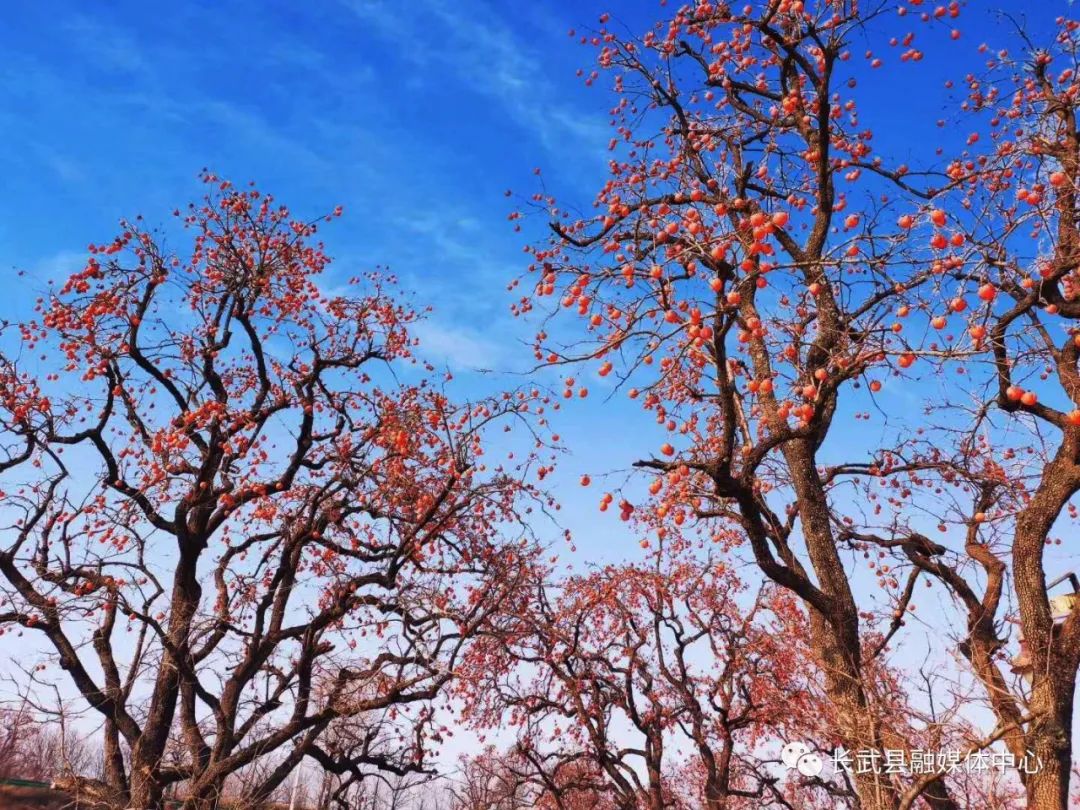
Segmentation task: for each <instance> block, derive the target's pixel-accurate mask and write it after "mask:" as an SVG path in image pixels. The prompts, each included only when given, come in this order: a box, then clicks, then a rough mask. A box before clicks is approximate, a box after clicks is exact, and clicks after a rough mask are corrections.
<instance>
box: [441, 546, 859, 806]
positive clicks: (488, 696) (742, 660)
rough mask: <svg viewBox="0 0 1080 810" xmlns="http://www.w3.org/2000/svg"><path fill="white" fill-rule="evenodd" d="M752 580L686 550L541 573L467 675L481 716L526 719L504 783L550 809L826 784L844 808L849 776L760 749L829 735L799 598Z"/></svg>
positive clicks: (467, 690) (515, 723)
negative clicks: (758, 587)
mask: <svg viewBox="0 0 1080 810" xmlns="http://www.w3.org/2000/svg"><path fill="white" fill-rule="evenodd" d="M743 590H744V589H743V588H742V586H741V584H740V582H739V580H738V578H737V577H735V576H734V574H733V572H732V571H731V570H730V569H728V568H726V567H725V566H724V564H723V563H717V562H715V561H708V560H706V561H702V560H698V559H693V558H690V557H687V556H680V557H679V558H675V559H673V558H671V557H670V556H668V555H665V556H664V557H663V559H662V561H660V562H658V563H657V564H656V565H646V566H638V565H631V564H627V565H617V566H616V565H613V566H608V567H605V568H603V569H601V570H598V571H596V572H594V573H592V574H587V575H579V576H574V577H570V578H568V579H567V580H565V581H563V582H559V583H553V582H550V581H548V580H547V578H541V579H538V580H537V583H536V586H535V589H534V595H533V597H532V598H531V599H530V600H529V602H528V603H526V604H524V605H522V606H521V607H519V608H518V609H517V615H516V616H515V617H514V618H510V616H511V614H505V615H504V616H503V617H501V619H500V620H501V621H503V622H506V621H511V622H512V624H510V625H509V626H503V627H502V628H500V632H498V633H496V634H494V635H492V636H491V637H490V638H485V640H484V642H483V643H479V644H477V645H475V646H474V647H473V648H472V650H471V652H470V655H469V656H467V658H466V661H465V663H464V665H463V669H464V670H465V671H466V672H469V673H470V674H469V676H468V677H465V678H463V679H462V681H461V682H460V685H459V690H461V691H462V692H463V694H464V695H465V696H466V698H467V700H466V705H467V707H468V710H467V713H466V716H467V717H469V718H471V719H472V720H473V722H476V723H478V724H479V725H481V727H492V728H506V727H507V725H510V726H512V727H516V728H517V729H518V734H517V740H516V742H515V743H514V745H513V747H512V749H511V750H509V751H507V752H506V753H505V755H504V757H503V758H502V759H500V767H501V769H502V771H501V773H502V774H503V776H502V777H501V778H502V781H505V782H508V783H511V784H522V785H528V786H531V787H532V789H533V790H534V791H535V792H536V794H537V795H538V797H541V798H542V799H543V802H546V804H544V803H542V806H545V807H546V806H549V805H550V806H551V807H555V808H564V807H576V806H578V804H575V802H578V803H580V802H582V801H583V800H585V799H588V800H589V801H592V802H597V801H601V800H602V801H606V802H608V803H609V804H610V805H611V806H612V807H619V808H648V809H649V810H663V809H664V808H668V807H701V808H709V809H710V810H719V808H734V807H766V806H778V807H791V806H801V807H808V806H811V805H813V806H817V805H816V804H814V799H813V796H812V793H813V792H814V790H815V789H820V790H821V791H822V792H823V795H824V799H825V802H826V803H825V804H822V805H821V806H837V805H836V804H835V802H834V800H838V798H837V797H842V796H843V795H844V794H845V792H846V788H845V786H844V785H843V784H840V785H839V786H838V787H835V788H833V786H831V785H826V783H825V782H823V781H821V780H814V782H813V783H812V784H808V785H806V786H799V785H784V784H778V783H779V782H780V779H779V778H778V777H777V776H775V775H774V774H773V773H772V772H771V770H772V769H770V767H769V761H768V760H769V757H768V756H766V755H765V754H764V753H763V751H765V750H767V749H768V747H769V746H770V744H774V745H775V743H776V742H777V741H780V740H783V739H813V737H814V736H816V735H817V734H819V733H820V731H821V729H820V728H819V727H817V726H816V724H815V720H816V719H817V718H818V717H819V709H820V702H819V700H818V699H817V697H816V695H815V694H814V690H813V689H812V688H811V686H810V684H809V682H808V679H807V674H808V670H807V667H805V666H803V664H804V663H805V661H806V660H807V659H806V655H805V650H803V651H800V649H799V642H798V635H797V633H793V632H792V628H791V627H790V625H791V624H792V623H794V624H796V625H797V624H799V623H801V622H802V617H801V615H800V612H799V610H798V608H797V606H796V605H795V604H794V600H793V599H791V598H790V597H787V599H786V600H785V598H784V596H783V594H770V593H769V592H768V591H762V592H760V593H758V594H757V595H756V597H755V595H754V594H746V593H742V591H743ZM770 596H772V597H773V598H769V597H770ZM740 597H741V598H740ZM766 605H768V606H766ZM472 659H477V660H476V662H475V664H474V662H473V660H472ZM474 669H475V672H473V670H474ZM774 762H775V760H774ZM827 789H831V790H833V792H831V793H829V792H825V791H826V790H827ZM537 801H541V799H540V798H538V799H537ZM789 802H794V804H791V803H789Z"/></svg>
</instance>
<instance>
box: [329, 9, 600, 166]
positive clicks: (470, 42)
mask: <svg viewBox="0 0 1080 810" xmlns="http://www.w3.org/2000/svg"><path fill="white" fill-rule="evenodd" d="M346 2H347V4H348V6H349V7H350V8H351V9H352V10H353V12H354V13H356V14H357V15H358V17H360V19H361V20H363V21H364V22H365V23H366V24H368V25H370V26H371V28H372V29H373V30H374V31H375V32H376V33H377V34H379V35H380V36H382V37H384V38H385V39H388V40H390V41H394V42H399V43H401V44H402V49H401V54H402V56H403V57H404V58H405V59H406V60H408V61H409V62H411V63H412V65H413V66H414V67H415V68H416V69H417V70H418V71H421V72H424V73H428V74H429V75H430V76H431V77H432V78H438V77H440V76H441V77H445V75H446V74H445V71H446V70H449V71H451V72H452V73H453V74H454V75H455V76H456V78H457V80H458V81H460V82H461V83H462V84H464V85H466V86H467V87H469V88H471V89H473V90H474V91H476V92H479V93H481V94H483V95H485V96H487V97H489V98H490V99H492V100H493V101H495V102H496V103H498V104H499V105H500V106H501V107H502V108H503V110H504V111H505V112H506V113H507V114H508V115H509V116H510V117H511V118H512V119H513V120H514V121H516V122H517V123H518V124H519V125H521V126H523V127H525V128H526V129H528V130H529V131H531V132H533V133H534V134H535V135H536V136H537V138H538V139H539V140H540V142H541V144H542V145H543V146H544V148H545V149H548V150H556V149H559V148H560V147H562V146H565V145H566V142H567V140H568V139H572V140H576V141H584V142H586V143H589V144H592V145H594V146H597V147H599V146H600V145H601V144H602V143H603V141H604V140H606V138H607V137H608V135H609V133H608V130H607V127H606V126H605V125H604V123H603V121H602V120H598V119H597V118H595V117H593V116H591V115H582V114H580V113H578V112H577V111H575V110H574V109H573V108H572V107H570V106H569V105H567V104H566V103H565V102H564V101H562V100H561V99H560V98H559V93H558V92H557V89H556V86H555V85H554V84H553V83H552V82H551V81H550V80H549V79H548V78H547V75H546V73H545V70H544V67H543V64H542V62H541V60H540V59H539V57H538V56H537V55H536V54H535V53H533V52H532V50H531V49H530V47H529V45H528V44H527V43H525V42H522V41H521V39H520V37H519V36H517V35H516V34H515V33H514V32H513V30H511V28H510V27H509V26H508V25H507V24H506V23H505V22H503V21H502V20H501V19H500V18H499V15H498V13H497V10H496V9H497V8H499V7H494V8H493V7H488V6H485V5H482V4H481V3H479V2H478V1H477V0H463V1H462V2H448V0H418V2H417V3H416V4H415V5H414V10H413V12H412V13H409V14H403V13H402V12H401V8H400V6H399V5H398V4H396V3H392V2H390V1H389V0H346ZM416 7H419V8H416ZM431 22H434V23H435V25H434V26H432V25H430V23H431Z"/></svg>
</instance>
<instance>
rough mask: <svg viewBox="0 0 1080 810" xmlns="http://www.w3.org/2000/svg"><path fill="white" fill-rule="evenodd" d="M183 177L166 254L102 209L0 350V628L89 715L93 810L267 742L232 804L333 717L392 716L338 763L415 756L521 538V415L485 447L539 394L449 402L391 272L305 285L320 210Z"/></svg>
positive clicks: (195, 803)
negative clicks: (184, 199) (515, 446)
mask: <svg viewBox="0 0 1080 810" xmlns="http://www.w3.org/2000/svg"><path fill="white" fill-rule="evenodd" d="M204 179H205V181H206V183H207V185H208V187H209V189H210V190H209V193H208V194H207V196H206V199H205V202H204V203H203V204H202V205H200V206H192V207H191V208H189V209H188V210H187V211H186V212H185V213H183V214H180V213H179V212H177V216H178V217H179V218H180V220H181V222H182V223H183V225H184V226H185V227H186V228H187V230H188V231H189V232H190V233H192V234H193V237H194V238H193V240H192V243H191V245H190V249H189V250H187V251H186V252H183V253H174V252H171V251H170V250H169V248H168V247H167V245H166V241H165V238H164V236H163V235H161V234H159V233H155V232H153V231H151V230H149V229H147V228H146V227H145V226H144V224H143V222H142V220H141V219H136V220H133V221H128V222H124V223H123V231H122V233H120V235H119V236H118V237H117V238H116V239H115V240H113V241H111V242H108V243H106V244H102V245H94V246H91V247H90V251H89V252H90V257H89V259H88V261H87V263H86V266H85V268H84V269H82V270H80V271H79V272H77V273H75V274H74V275H72V276H71V277H70V278H69V279H68V280H66V281H65V282H63V283H61V284H60V285H58V286H57V287H56V288H51V289H50V290H49V291H48V293H47V294H45V295H44V296H43V297H42V298H41V299H40V300H39V301H38V303H37V314H36V317H34V318H33V319H32V320H28V321H26V322H25V323H21V324H18V325H17V326H10V327H9V328H8V329H7V330H6V334H5V337H6V338H7V343H6V347H5V349H4V351H3V353H2V354H0V429H2V434H0V435H2V437H3V444H4V448H5V454H4V458H3V460H2V461H0V471H2V486H3V490H4V498H5V510H4V515H5V519H6V521H7V525H6V527H5V529H4V533H3V545H2V548H0V581H2V583H3V588H2V591H0V632H4V633H5V634H7V635H8V636H10V635H11V634H16V635H19V636H26V637H27V641H30V640H31V639H39V640H41V641H42V642H44V643H45V645H46V647H47V649H48V651H49V652H50V653H51V655H50V657H49V659H48V660H47V661H45V662H43V663H42V664H41V667H40V670H39V671H37V672H36V673H35V680H34V682H33V683H29V684H28V685H27V686H28V688H30V689H31V690H32V688H33V687H34V684H35V683H40V682H41V681H42V679H48V678H50V677H52V678H54V679H56V678H62V679H65V680H66V683H67V684H68V685H69V686H70V687H73V688H75V689H76V690H77V691H78V694H79V695H80V696H81V698H82V700H84V701H85V702H86V704H88V706H89V707H90V708H91V709H92V710H93V712H94V713H96V715H98V716H99V717H100V718H101V720H102V721H103V723H104V735H103V740H104V743H103V744H104V753H105V769H104V770H105V773H104V777H103V778H102V779H93V778H73V779H71V780H70V787H71V789H72V790H73V791H74V792H75V793H77V794H79V795H82V796H88V797H97V798H99V799H102V800H104V801H105V802H107V803H108V805H109V806H110V807H115V808H128V807H131V808H158V807H161V806H162V801H163V796H164V794H165V792H166V790H167V788H169V786H170V785H181V786H182V790H178V791H177V794H178V795H179V796H180V797H181V798H184V806H185V807H189V808H203V807H211V806H214V804H215V802H216V801H217V800H218V799H219V798H220V796H221V795H222V793H223V790H224V787H225V785H226V782H227V780H228V778H229V777H230V775H231V774H234V773H237V772H238V771H240V770H241V769H244V768H248V767H249V766H252V764H253V763H256V762H259V761H260V760H262V761H266V762H271V761H272V762H273V767H271V768H267V769H265V770H264V771H258V773H259V774H260V775H259V779H258V780H257V783H251V784H248V785H247V790H248V795H247V796H246V797H244V800H245V801H247V802H248V803H250V804H251V805H256V804H258V802H259V801H261V800H262V799H264V798H265V797H268V796H270V795H271V794H272V793H273V792H274V791H275V790H276V789H277V788H279V786H281V785H282V784H283V782H284V781H285V780H286V778H287V777H288V775H289V774H290V773H291V772H292V771H293V769H294V768H295V767H296V766H297V764H298V763H300V762H301V760H302V759H304V758H308V757H310V758H314V759H315V760H316V761H323V760H324V759H325V758H327V757H328V756H330V753H329V751H328V750H327V749H326V748H324V745H326V744H327V743H326V742H324V741H325V740H330V739H333V738H331V737H328V736H327V733H328V731H329V730H331V729H333V728H335V724H336V723H338V722H339V721H342V720H343V719H348V718H355V717H365V718H369V719H371V718H375V719H376V720H377V721H378V724H379V726H380V728H387V729H389V727H393V728H394V729H395V731H393V732H390V731H389V730H387V731H386V733H381V734H380V735H378V736H377V737H376V738H372V739H371V740H366V739H363V738H359V739H356V740H354V741H353V744H352V745H350V747H349V748H348V749H341V748H336V749H334V756H335V757H340V758H341V759H338V760H336V761H337V762H339V763H340V764H341V765H342V767H348V766H349V764H350V763H362V764H363V765H364V766H365V767H370V768H373V769H380V768H385V769H388V770H391V771H394V772H402V773H407V772H415V771H420V770H422V769H425V768H427V767H428V755H429V752H430V750H431V746H432V745H433V743H432V738H433V736H435V735H436V734H437V727H436V726H435V725H434V721H433V713H432V708H431V703H432V700H433V698H435V697H436V696H437V695H438V694H439V692H440V690H441V689H442V688H443V687H444V685H445V684H446V683H447V681H448V680H449V679H450V678H451V673H452V671H453V668H454V666H455V663H456V662H457V661H458V660H459V659H460V656H461V654H462V651H463V650H464V649H465V648H466V647H467V646H468V644H469V641H470V639H471V638H472V637H474V636H475V635H476V634H477V632H478V631H479V630H481V629H482V628H483V627H484V626H485V624H486V623H487V622H488V620H489V617H490V616H491V615H492V613H493V612H494V611H496V610H498V609H499V607H500V605H501V604H502V603H503V601H504V600H505V599H506V598H507V596H508V595H509V594H512V593H513V591H514V589H515V587H516V582H517V579H518V577H519V572H521V571H524V570H526V569H527V568H528V565H529V561H530V559H531V557H532V555H533V553H534V550H533V547H532V545H531V543H530V541H528V540H527V539H525V540H518V539H517V538H521V537H526V538H527V535H526V534H525V533H524V531H523V529H522V524H521V521H520V517H521V514H523V513H522V512H520V511H519V508H529V507H528V506H527V505H526V504H524V503H523V499H526V500H527V499H531V498H535V497H538V493H537V492H536V490H535V488H534V487H533V486H532V485H530V484H528V483H526V480H525V476H526V475H527V474H530V475H531V474H532V473H534V472H536V471H537V469H536V468H537V466H538V462H534V457H533V456H532V454H531V453H530V450H529V448H530V447H531V445H532V442H533V441H534V439H535V438H536V436H535V435H530V434H529V433H528V432H527V431H528V430H531V429H532V427H528V428H527V429H526V433H525V434H523V435H525V437H526V438H527V440H528V442H529V447H527V448H526V450H525V452H524V453H520V452H519V453H518V455H517V457H516V458H515V460H513V461H510V462H508V463H506V464H503V463H500V462H498V461H496V460H495V459H490V460H489V459H487V458H486V457H485V456H484V446H483V444H482V437H483V435H484V434H485V432H487V430H488V428H491V427H495V426H496V425H499V429H500V430H501V429H509V427H510V425H511V422H520V423H522V424H524V422H525V420H526V419H528V418H529V417H528V416H527V414H526V412H527V411H529V410H530V407H531V404H532V400H533V399H534V398H536V397H538V396H539V395H538V394H536V393H534V392H523V393H521V394H520V395H519V394H509V393H508V394H505V395H501V396H498V397H495V398H492V399H489V400H483V401H479V402H475V403H471V404H462V405H458V404H455V403H453V402H451V401H450V400H449V399H448V397H447V396H446V395H445V394H444V393H442V392H441V391H440V390H439V387H438V385H437V384H436V381H435V380H434V379H433V378H432V377H431V375H430V371H431V369H429V368H425V367H424V366H423V365H422V364H420V363H418V361H417V360H416V359H415V358H414V357H413V354H412V349H413V347H414V345H415V341H414V339H413V338H412V337H411V336H410V333H409V327H410V325H411V324H412V323H413V322H414V321H415V320H416V317H417V315H416V313H415V312H413V311H412V310H410V309H409V308H408V307H406V306H405V305H403V304H402V303H400V302H398V301H397V300H395V299H394V298H393V297H391V294H390V290H389V285H390V283H391V281H392V280H391V279H387V278H381V277H379V276H377V275H371V276H369V277H366V278H364V279H359V278H354V279H352V280H351V281H349V282H348V283H345V284H340V286H337V285H338V281H337V280H335V281H333V282H330V281H327V282H323V283H325V284H327V285H335V286H325V287H324V286H320V279H321V278H322V274H323V271H324V270H325V269H326V267H327V265H328V264H329V259H328V257H327V256H326V254H325V253H324V251H323V248H322V246H321V245H320V244H318V243H315V242H314V241H313V237H314V235H315V233H316V229H317V221H302V220H298V219H296V218H294V217H293V216H292V215H291V214H290V213H289V211H288V209H286V208H285V207H284V206H281V205H279V204H278V203H276V202H275V201H274V200H273V199H272V198H271V197H269V196H266V195H263V194H261V193H260V192H258V191H257V190H255V189H254V188H249V189H239V188H235V187H233V186H232V185H230V184H229V183H227V182H222V181H220V180H218V178H216V177H214V176H213V175H209V174H208V175H206V176H205V178H204ZM336 213H340V210H339V211H338V212H336ZM329 219H330V217H327V220H329ZM12 337H14V338H17V339H20V340H21V348H16V347H15V346H14V345H13V344H12V340H11V338H12ZM534 410H535V409H534ZM540 421H541V422H542V420H540ZM530 424H531V425H533V427H534V426H535V425H534V424H533V423H530ZM536 440H537V441H538V439H536ZM543 471H544V469H543V468H540V472H541V474H542V473H543ZM504 532H507V533H513V538H514V539H513V540H511V541H504V539H503V537H504V536H505V535H504ZM9 642H10V639H9V638H5V644H7V643H9ZM170 740H172V741H173V743H174V744H175V749H174V750H172V751H167V749H169V747H170ZM167 753H168V755H167V756H166V754H167ZM255 772H256V771H251V773H255ZM75 776H76V777H80V775H78V774H76V775H75Z"/></svg>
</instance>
